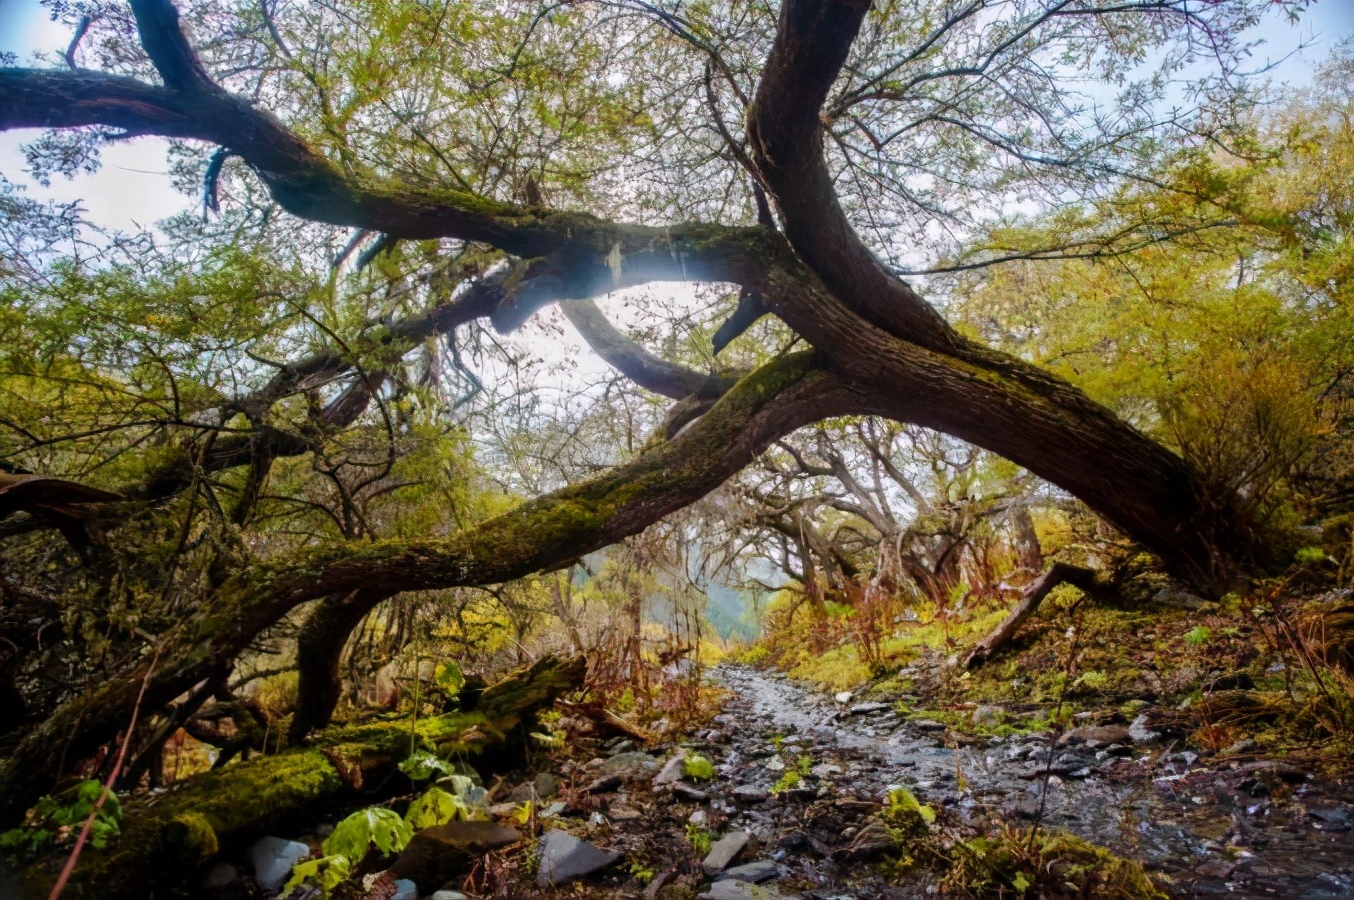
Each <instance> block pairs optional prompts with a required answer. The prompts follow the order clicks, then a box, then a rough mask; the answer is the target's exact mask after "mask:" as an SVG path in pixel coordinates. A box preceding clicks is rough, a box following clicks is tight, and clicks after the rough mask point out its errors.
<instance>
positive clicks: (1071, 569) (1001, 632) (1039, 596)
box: [964, 563, 1109, 669]
mask: <svg viewBox="0 0 1354 900" xmlns="http://www.w3.org/2000/svg"><path fill="white" fill-rule="evenodd" d="M1060 584H1070V585H1072V586H1073V587H1076V588H1079V589H1080V590H1082V591H1085V592H1086V593H1088V594H1089V593H1095V592H1097V591H1101V590H1104V589H1106V588H1107V587H1108V586H1109V581H1108V579H1107V578H1105V577H1104V576H1103V575H1102V574H1101V573H1098V572H1096V571H1094V570H1092V569H1086V568H1082V567H1081V566H1073V565H1068V564H1067V563H1054V564H1053V565H1051V566H1049V567H1048V569H1047V570H1046V571H1045V572H1044V573H1043V574H1042V575H1040V576H1039V577H1038V578H1036V579H1035V580H1034V581H1031V582H1030V583H1029V584H1027V585H1026V586H1025V589H1024V591H1023V592H1022V595H1021V598H1020V602H1018V603H1017V604H1016V605H1015V606H1014V607H1013V608H1012V609H1011V613H1010V615H1008V616H1007V617H1006V618H1005V619H1003V620H1002V623H1001V624H1000V625H998V626H997V627H996V628H995V629H993V631H992V633H991V634H989V635H988V636H987V637H985V638H983V639H982V640H981V641H979V642H978V644H977V646H975V647H974V648H973V650H972V652H970V653H969V655H968V658H967V659H965V660H964V667H965V668H967V669H972V668H975V667H977V666H979V665H981V664H982V663H983V662H985V661H986V660H987V659H988V657H990V656H991V655H992V654H993V653H994V652H996V650H997V649H998V648H1000V647H1002V646H1003V645H1004V644H1006V643H1007V642H1009V641H1010V640H1011V638H1013V637H1015V636H1016V634H1017V633H1018V632H1019V631H1020V629H1021V626H1023V625H1024V624H1025V623H1026V622H1027V621H1029V618H1030V616H1032V615H1034V614H1035V613H1036V612H1038V611H1039V604H1041V603H1043V602H1044V598H1045V597H1047V596H1048V595H1049V594H1050V593H1051V592H1052V591H1053V589H1054V588H1056V587H1057V586H1058V585H1060Z"/></svg>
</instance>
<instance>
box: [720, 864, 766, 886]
mask: <svg viewBox="0 0 1354 900" xmlns="http://www.w3.org/2000/svg"><path fill="white" fill-rule="evenodd" d="M778 875H780V870H779V869H778V868H776V864H775V862H773V861H772V860H769V859H759V860H757V861H756V862H750V863H743V865H741V866H734V867H733V868H731V869H725V870H724V871H723V872H720V873H719V874H718V875H716V876H715V881H729V880H733V881H749V882H751V883H752V884H761V883H762V882H763V881H770V880H771V879H772V878H775V877H777V876H778Z"/></svg>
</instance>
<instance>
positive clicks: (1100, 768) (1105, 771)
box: [713, 665, 1354, 900]
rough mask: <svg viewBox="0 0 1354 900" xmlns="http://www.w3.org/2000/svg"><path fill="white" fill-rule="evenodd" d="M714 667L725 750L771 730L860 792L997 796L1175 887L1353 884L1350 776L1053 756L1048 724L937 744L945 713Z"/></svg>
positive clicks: (1122, 752)
mask: <svg viewBox="0 0 1354 900" xmlns="http://www.w3.org/2000/svg"><path fill="white" fill-rule="evenodd" d="M713 675H714V677H715V678H716V679H717V680H718V681H719V682H720V683H722V684H723V685H724V686H725V687H727V689H728V690H729V691H730V692H731V694H732V697H731V699H730V701H729V703H728V704H727V705H726V708H725V712H724V713H723V715H721V716H720V717H719V719H718V721H719V722H720V724H721V725H722V726H723V728H724V729H725V730H726V731H728V732H730V733H731V734H732V735H734V740H733V742H732V743H733V753H734V754H738V753H742V754H743V755H744V756H754V757H755V756H756V755H758V753H759V752H760V751H759V749H758V748H759V747H762V746H764V745H765V744H766V736H767V735H768V734H773V735H780V736H784V737H785V739H786V740H787V741H794V742H799V743H803V744H805V745H806V746H812V748H813V750H814V753H815V758H821V759H836V760H838V763H839V765H841V767H842V770H843V772H842V776H841V784H842V786H843V787H844V788H847V789H849V790H851V791H852V792H853V793H854V794H855V795H856V796H860V797H872V798H878V797H881V796H882V795H883V794H884V793H885V792H886V791H887V789H888V787H889V786H891V785H901V786H905V787H908V788H909V789H911V790H912V791H913V792H914V793H915V794H916V795H917V796H918V797H919V798H920V799H921V800H922V801H923V802H925V803H930V804H932V805H933V806H937V807H943V808H947V809H950V810H953V811H956V812H957V813H958V814H959V815H960V816H962V817H964V818H965V819H971V818H974V817H977V816H978V815H980V814H982V813H985V812H987V811H994V810H995V811H999V812H1000V813H1001V814H1002V815H1003V817H1004V818H1006V819H1007V820H1009V821H1011V822H1013V823H1014V824H1020V825H1028V824H1031V823H1032V822H1033V821H1034V820H1035V819H1036V818H1038V819H1039V821H1041V822H1042V823H1043V824H1044V825H1049V826H1054V827H1057V828H1063V829H1066V830H1067V831H1070V832H1072V833H1073V834H1076V835H1077V836H1079V837H1082V838H1084V839H1086V840H1089V841H1093V842H1095V843H1098V844H1103V845H1105V846H1108V847H1110V848H1112V849H1113V850H1114V851H1115V852H1117V853H1119V854H1121V855H1124V856H1128V857H1131V858H1133V859H1137V860H1138V861H1140V862H1142V863H1143V864H1144V865H1145V866H1146V867H1147V868H1148V869H1149V870H1150V871H1154V872H1159V873H1162V874H1164V875H1166V876H1167V877H1168V878H1169V879H1170V881H1171V882H1172V885H1173V891H1174V893H1176V894H1177V895H1178V896H1185V897H1214V896H1229V897H1291V898H1299V897H1300V898H1313V900H1325V898H1331V900H1334V898H1349V897H1354V792H1351V790H1350V789H1349V787H1348V786H1347V785H1345V786H1342V785H1336V784H1333V783H1330V782H1328V781H1325V780H1323V779H1320V778H1318V777H1316V776H1313V775H1311V774H1309V773H1306V772H1302V771H1299V770H1297V769H1294V768H1292V767H1290V766H1288V765H1286V764H1283V763H1278V762H1274V761H1268V760H1246V761H1239V760H1233V761H1223V760H1216V759H1214V760H1209V761H1204V760H1200V759H1199V758H1198V757H1197V756H1196V755H1195V754H1193V753H1188V752H1173V748H1171V747H1170V746H1169V745H1168V744H1167V745H1161V744H1157V745H1152V744H1151V743H1150V742H1146V741H1144V742H1142V744H1141V745H1135V744H1133V743H1132V742H1130V743H1129V744H1128V745H1111V746H1110V747H1108V748H1101V749H1096V750H1091V749H1086V748H1079V747H1077V746H1073V745H1068V746H1060V747H1053V748H1052V750H1051V752H1052V754H1053V759H1052V762H1050V761H1049V755H1048V754H1049V753H1050V746H1049V745H1050V742H1049V739H1048V737H1047V736H1040V735H1017V736H1013V737H1010V738H996V737H993V738H986V739H982V740H980V741H979V742H978V743H976V744H973V745H970V746H966V747H962V748H957V747H954V746H946V745H945V744H946V741H945V739H944V738H945V732H944V729H943V726H939V725H938V723H922V722H917V721H907V720H905V719H902V718H901V717H900V716H899V715H898V714H897V713H896V712H895V711H894V710H893V709H892V706H891V705H889V704H883V703H855V704H844V703H836V702H835V701H834V699H833V698H831V697H827V696H823V695H821V694H818V693H817V692H814V691H810V690H808V689H806V688H804V687H803V686H801V685H799V684H797V683H795V682H794V681H792V680H790V679H788V678H786V677H785V676H783V675H780V674H778V673H769V672H763V671H760V670H756V669H751V668H747V667H742V666H734V665H725V666H721V667H719V668H718V669H716V670H715V671H714V673H713ZM951 743H953V742H951ZM740 747H741V749H740ZM1083 763H1084V765H1083ZM1050 770H1051V771H1052V772H1053V773H1055V774H1053V775H1052V776H1050V775H1049V774H1048V773H1049V772H1050ZM1041 805H1042V807H1043V813H1042V817H1040V813H1039V810H1040V807H1041Z"/></svg>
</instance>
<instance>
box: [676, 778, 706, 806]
mask: <svg viewBox="0 0 1354 900" xmlns="http://www.w3.org/2000/svg"><path fill="white" fill-rule="evenodd" d="M668 790H669V791H671V792H672V795H673V796H674V797H676V798H677V799H679V800H685V801H686V802H688V803H704V802H705V801H706V800H709V799H710V795H709V794H707V793H706V792H705V791H702V790H701V789H700V788H696V787H692V786H691V785H689V784H687V783H686V782H685V781H679V782H677V783H676V784H674V785H672V786H671V787H670V788H668Z"/></svg>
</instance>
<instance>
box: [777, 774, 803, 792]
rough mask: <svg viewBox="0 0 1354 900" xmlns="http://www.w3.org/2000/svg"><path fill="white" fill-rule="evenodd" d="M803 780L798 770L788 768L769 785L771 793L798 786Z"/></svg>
mask: <svg viewBox="0 0 1354 900" xmlns="http://www.w3.org/2000/svg"><path fill="white" fill-rule="evenodd" d="M803 780H804V776H803V775H800V774H799V772H798V771H796V770H795V769H789V770H788V771H786V773H785V774H784V775H782V776H780V780H779V781H777V782H776V783H775V784H773V785H772V786H771V793H773V794H782V793H784V792H786V791H788V790H792V789H794V788H797V787H799V783H800V782H801V781H803Z"/></svg>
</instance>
